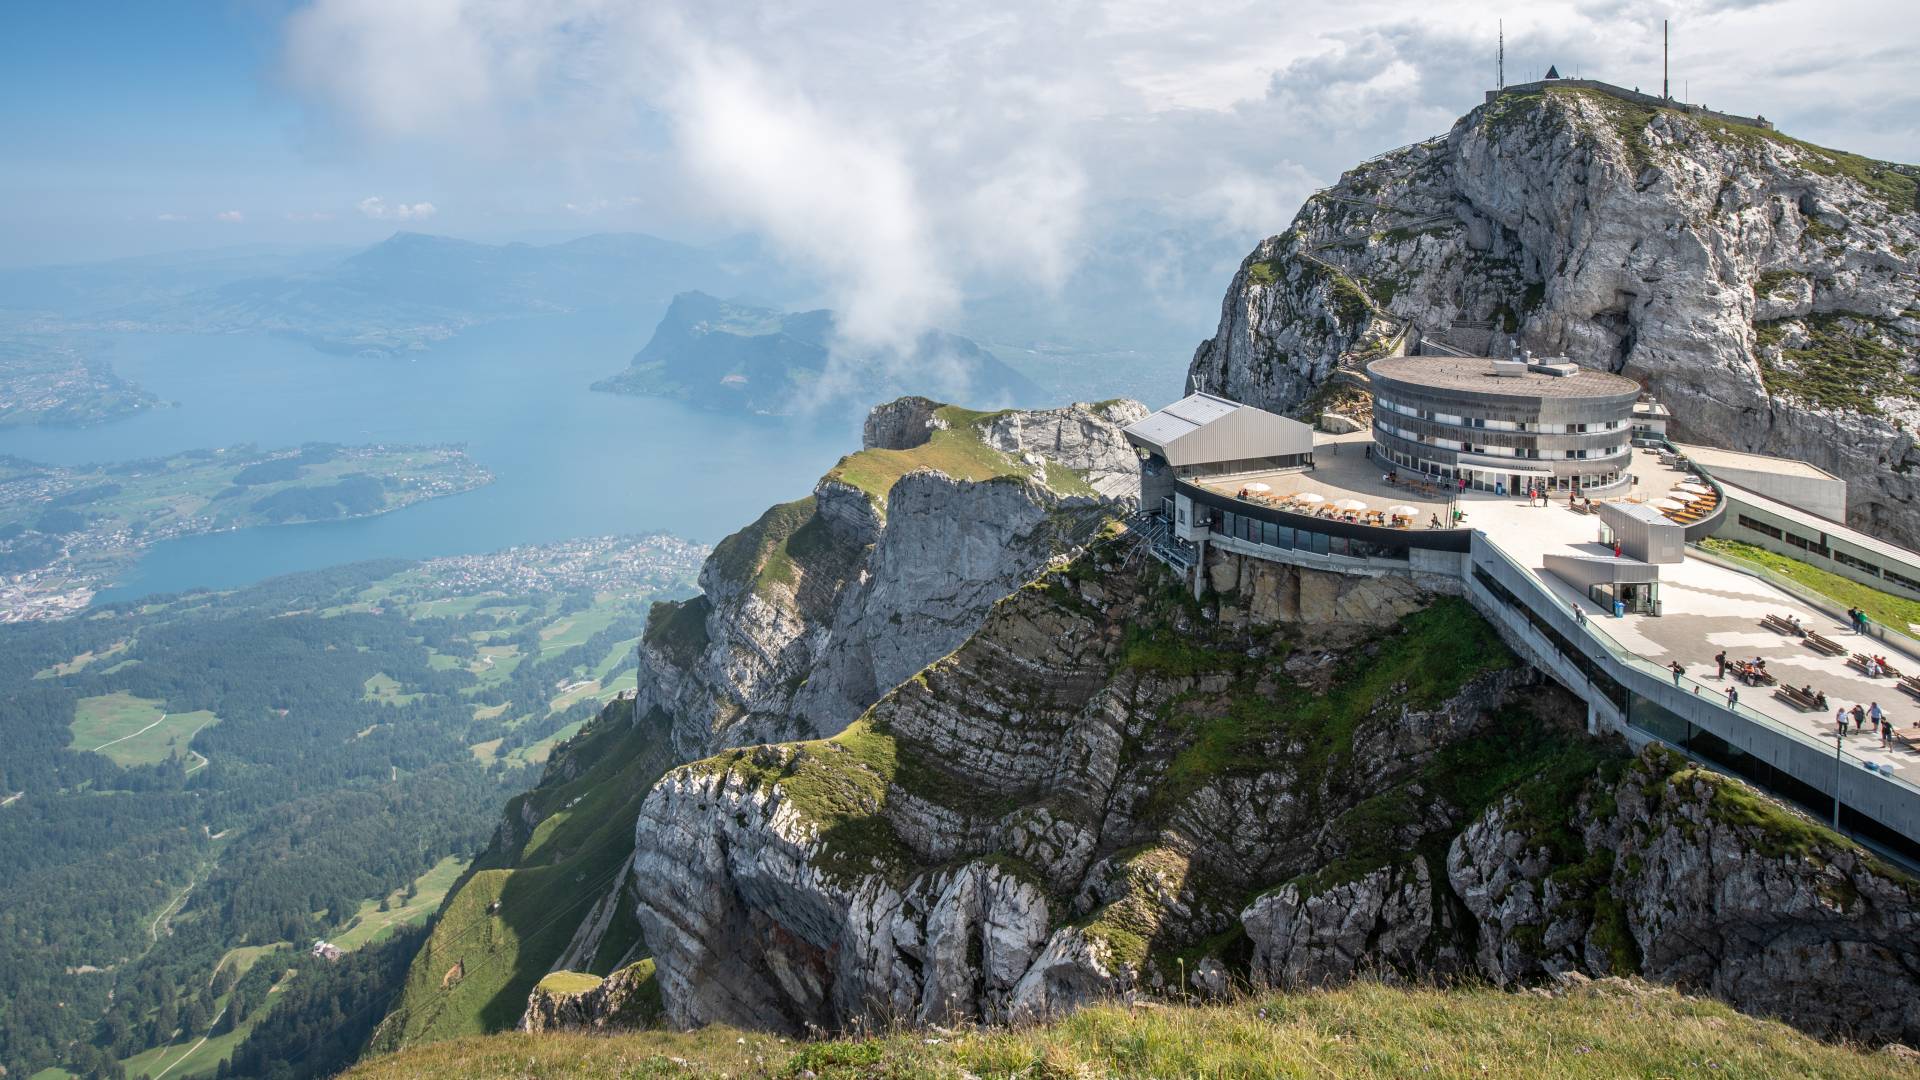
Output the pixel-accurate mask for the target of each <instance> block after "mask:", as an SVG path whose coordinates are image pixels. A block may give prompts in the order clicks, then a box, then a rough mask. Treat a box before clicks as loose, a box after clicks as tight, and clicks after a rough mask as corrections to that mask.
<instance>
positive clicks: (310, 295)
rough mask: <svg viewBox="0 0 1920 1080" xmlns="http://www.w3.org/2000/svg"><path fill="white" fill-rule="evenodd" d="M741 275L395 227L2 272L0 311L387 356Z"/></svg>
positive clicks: (572, 244) (760, 279)
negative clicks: (383, 234) (494, 326)
mask: <svg viewBox="0 0 1920 1080" xmlns="http://www.w3.org/2000/svg"><path fill="white" fill-rule="evenodd" d="M749 273H750V274H751V277H752V282H753V284H754V286H755V287H757V288H763V289H765V288H769V287H770V286H769V279H770V276H769V274H768V272H767V269H766V267H765V266H764V264H762V263H760V262H758V261H757V260H755V259H754V258H752V256H751V253H750V252H741V251H735V250H733V249H715V248H703V247H696V246H693V245H688V244H682V243H677V242H675V241H671V240H663V239H660V238H659V237H654V236H647V235H644V234H639V233H623V234H601V235H595V236H587V237H582V238H580V239H578V240H571V241H568V242H566V243H560V244H550V245H534V244H522V243H513V244H483V243H476V242H473V241H469V240H456V239H452V238H450V237H444V236H428V235H424V234H421V233H409V232H401V233H395V234H394V235H393V236H392V237H391V238H389V239H387V240H385V241H382V242H381V243H378V244H375V245H374V246H372V247H370V248H366V249H364V250H360V251H358V252H354V253H350V254H343V253H341V252H339V251H331V252H324V253H313V252H307V253H295V254H287V253H277V252H273V251H258V252H253V251H241V252H229V253H225V254H221V253H190V254H185V255H179V256H163V257H153V258H147V259H127V260H120V261H116V262H110V263H98V264H92V265H85V266H72V267H54V268H44V269H33V270H10V271H0V318H4V319H5V320H6V322H7V323H10V324H12V325H13V326H14V327H15V328H26V329H35V330H43V331H44V330H61V329H98V330H146V331H158V332H165V333H196V332H198V333H234V332H256V333H274V334H284V335H287V336H290V337H295V338H299V339H301V340H305V341H308V342H310V343H312V344H314V345H315V346H317V347H320V348H323V349H328V350H331V351H342V352H372V353H397V352H404V351H410V350H418V349H423V348H426V347H428V346H430V345H431V344H432V343H433V342H435V341H438V340H442V339H445V338H448V337H451V336H452V335H453V334H455V333H458V332H459V331H461V330H463V329H466V328H468V327H472V326H477V325H481V324H484V323H488V322H493V321H497V320H500V319H507V318H516V317H523V316H529V315H550V314H564V313H568V312H574V311H581V310H587V309H594V308H610V307H616V306H620V307H628V308H634V307H641V308H644V307H646V306H656V307H657V306H658V305H660V304H664V303H665V302H666V301H667V299H668V298H669V297H671V296H673V295H674V294H675V293H676V292H679V291H681V290H684V289H688V288H707V289H715V290H720V291H734V290H738V289H741V288H744V287H745V286H746V283H747V281H748V275H749ZM771 287H772V288H773V289H775V290H776V291H777V290H778V288H779V285H778V281H777V278H776V279H774V281H773V284H772V285H771Z"/></svg>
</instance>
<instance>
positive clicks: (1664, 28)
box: [1660, 19, 1673, 101]
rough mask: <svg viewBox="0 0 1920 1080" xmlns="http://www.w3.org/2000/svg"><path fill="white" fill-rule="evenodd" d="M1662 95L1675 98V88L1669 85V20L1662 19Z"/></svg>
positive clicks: (1670, 98) (1665, 97) (1669, 98)
mask: <svg viewBox="0 0 1920 1080" xmlns="http://www.w3.org/2000/svg"><path fill="white" fill-rule="evenodd" d="M1660 96H1661V97H1662V98H1664V99H1667V100H1669V101H1670V100H1672V99H1673V89H1672V88H1671V87H1669V86H1668V85H1667V20H1665V19H1661V20H1660Z"/></svg>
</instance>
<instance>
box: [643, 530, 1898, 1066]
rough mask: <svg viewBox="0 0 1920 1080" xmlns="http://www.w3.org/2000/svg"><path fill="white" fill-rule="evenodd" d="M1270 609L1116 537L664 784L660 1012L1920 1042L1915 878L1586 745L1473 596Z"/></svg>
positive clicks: (651, 927)
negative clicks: (1577, 990)
mask: <svg viewBox="0 0 1920 1080" xmlns="http://www.w3.org/2000/svg"><path fill="white" fill-rule="evenodd" d="M1242 572H1245V571H1244V570H1243V571H1242ZM1302 572H1303V573H1308V574H1314V573H1317V572H1315V571H1302ZM1307 587H1308V588H1315V587H1316V586H1307ZM1258 594H1259V591H1258V590H1256V589H1251V588H1241V589H1238V590H1235V591H1232V592H1228V593H1215V594H1209V596H1208V597H1207V598H1206V600H1205V601H1204V602H1199V603H1196V602H1194V601H1192V600H1191V599H1190V598H1189V595H1188V594H1187V592H1186V591H1185V590H1184V589H1182V588H1181V587H1180V586H1179V584H1178V583H1176V582H1175V581H1173V580H1172V579H1171V578H1170V577H1168V576H1166V575H1165V574H1164V572H1163V571H1162V570H1161V569H1160V568H1159V567H1158V564H1156V563H1152V562H1147V561H1142V560H1140V559H1138V558H1137V557H1136V553H1134V552H1132V551H1131V550H1130V548H1129V545H1128V544H1127V543H1126V542H1125V541H1124V540H1121V541H1115V542H1111V543H1108V544H1105V545H1099V546H1096V547H1095V548H1094V549H1092V550H1090V551H1089V552H1088V553H1087V554H1085V555H1083V556H1081V557H1080V558H1078V559H1077V560H1075V561H1074V562H1072V563H1071V564H1069V565H1067V566H1065V567H1064V568H1061V569H1058V570H1056V571H1053V572H1050V573H1049V574H1047V575H1045V576H1043V577H1042V578H1041V579H1039V580H1038V581H1036V582H1034V583H1033V584H1030V585H1028V586H1026V587H1024V588H1022V589H1020V590H1019V591H1018V592H1016V593H1014V594H1013V595H1012V596H1010V597H1008V598H1006V599H1005V600H1002V601H1001V602H1000V603H998V604H997V605H995V606H994V608H993V611H992V613H991V614H990V615H989V616H988V618H987V619H986V621H985V623H984V624H983V625H982V627H981V628H980V629H979V630H978V631H977V632H975V633H974V634H973V635H972V636H971V637H970V638H969V639H968V640H967V641H966V643H965V644H964V645H962V646H961V647H960V648H959V649H958V650H956V651H955V652H953V653H952V654H951V655H949V656H947V657H944V658H942V659H941V660H939V661H937V662H935V663H933V664H931V665H928V666H927V667H926V668H925V669H923V670H922V671H921V672H919V673H918V674H916V675H915V676H913V677H912V678H910V679H908V680H906V681H904V682H903V683H901V684H900V685H899V686H897V687H896V688H894V689H893V690H891V691H889V692H888V693H886V694H885V695H884V696H882V697H881V699H880V700H879V701H878V702H877V703H876V704H875V705H874V706H873V707H872V708H871V709H870V710H869V711H868V712H867V713H866V714H865V715H864V716H863V717H862V718H861V720H860V721H859V722H858V723H856V724H854V725H852V726H851V727H849V728H848V729H847V730H846V731H844V732H842V733H841V734H839V735H838V736H836V737H834V738H831V739H825V740H818V741H812V742H804V743H797V744H783V745H771V746H759V747H754V748H751V749H742V750H734V751H731V752H728V753H725V754H722V755H720V756H717V757H714V758H710V759H708V760H705V761H701V762H697V763H695V764H692V765H688V766H685V767H682V768H681V769H678V770H676V771H674V772H672V773H669V774H668V775H667V777H666V778H665V779H664V780H663V781H662V782H661V783H660V784H659V785H658V786H656V788H655V789H654V790H653V791H652V792H651V793H650V794H649V796H648V797H647V800H646V802H645V804H644V807H643V810H642V813H641V820H640V823H639V826H638V829H637V831H636V837H635V840H636V843H635V857H634V867H633V873H632V877H631V879H630V880H631V883H632V886H633V889H634V893H635V895H636V897H637V904H636V908H635V913H636V915H637V917H638V921H639V923H640V925H641V928H642V932H643V934H644V936H645V938H646V940H647V942H648V944H649V946H650V947H651V948H652V950H653V952H654V956H655V959H656V961H657V964H658V972H659V979H660V984H661V987H662V990H663V993H664V997H665V1009H666V1016H667V1018H668V1019H669V1021H670V1022H672V1023H675V1024H680V1025H697V1024H703V1023H709V1022H725V1023H733V1024H747V1025H757V1026H771V1027H774V1028H777V1029H780V1030H784V1031H789V1032H795V1033H802V1032H809V1031H815V1030H824V1031H841V1030H847V1029H852V1028H857V1027H860V1026H862V1025H871V1024H875V1023H880V1022H883V1021H889V1020H897V1019H907V1020H912V1021H915V1022H927V1023H942V1024H946V1023H954V1022H962V1021H982V1022H1001V1021H1008V1020H1019V1019H1023V1018H1030V1017H1043V1016H1047V1015H1051V1014H1055V1013H1058V1012H1061V1011H1063V1010H1067V1009H1072V1008H1075V1007H1078V1006H1080V1005H1082V1004H1085V1003H1087V1002H1090V1001H1094V1000H1101V999H1108V998H1122V999H1126V998H1132V997H1136V996H1153V995H1164V994H1170V993H1173V992H1174V991H1175V990H1176V989H1177V988H1179V987H1182V986H1184V987H1186V988H1187V990H1188V992H1197V993H1200V994H1202V995H1217V994H1220V993H1224V992H1226V991H1227V990H1228V989H1229V988H1230V987H1231V986H1232V985H1234V984H1251V985H1253V986H1256V987H1269V986H1271V987H1285V988H1291V987H1311V986H1322V985H1328V984H1334V983H1339V982H1343V981H1347V980H1350V979H1353V978H1355V977H1359V976H1375V977H1384V978H1390V979H1393V978H1406V979H1410V980H1422V981H1424V980H1430V979H1436V978H1437V979H1448V978H1454V977H1462V976H1470V977H1473V978H1476V979H1480V978H1484V979H1487V980H1491V981H1493V982H1495V983H1498V984H1501V985H1509V986H1517V985H1527V984H1535V983H1541V982H1545V981H1548V980H1552V979H1555V978H1561V977H1566V976H1572V975H1579V976H1608V975H1639V974H1644V975H1645V976H1647V977H1649V978H1653V979H1656V980H1659V981H1663V982H1669V983H1674V984H1677V985H1680V986H1682V987H1684V988H1687V989H1691V990H1698V991H1703V992H1710V993H1714V994H1716V995H1719V996H1721V997H1723V998H1725V999H1726V1000H1728V1001H1731V1002H1733V1003H1734V1004H1736V1005H1738V1006H1740V1007H1742V1008H1746V1009H1750V1010H1753V1011H1756V1012H1762V1013H1767V1014H1771V1015H1780V1016H1783V1017H1785V1018H1788V1019H1790V1020H1792V1021H1794V1022H1796V1023H1799V1024H1801V1025H1803V1026H1806V1027H1808V1028H1811V1029H1814V1030H1819V1031H1825V1032H1845V1033H1851V1034H1857V1035H1862V1036H1865V1037H1869V1038H1873V1039H1876V1040H1886V1039H1895V1038H1899V1039H1913V1038H1915V1037H1916V1036H1920V1016H1917V1015H1915V1013H1914V1012H1913V1010H1911V1009H1909V1008H1908V1006H1907V1004H1906V1003H1907V1002H1908V1001H1910V1000H1920V954H1917V953H1916V950H1915V948H1914V947H1913V946H1911V945H1910V944H1909V942H1910V939H1911V937H1912V930H1913V921H1914V920H1915V918H1916V917H1920V886H1916V885H1915V884H1914V883H1913V882H1911V881H1909V880H1908V879H1906V878H1904V877H1902V876H1900V875H1898V874H1896V873H1894V872H1892V871H1889V870H1887V869H1886V868H1885V867H1883V866H1880V865H1879V864H1877V863H1876V862H1875V861H1874V860H1872V859H1871V858H1870V857H1868V856H1866V855H1865V854H1864V853H1863V852H1861V851H1859V850H1858V849H1857V848H1854V847H1853V846H1852V845H1850V844H1848V843H1847V842H1846V841H1843V840H1841V839H1840V838H1838V837H1837V836H1833V835H1831V834H1828V833H1826V832H1825V831H1824V830H1821V829H1820V828H1819V827H1818V826H1816V825H1814V824H1812V823H1811V822H1808V821H1806V820H1805V819H1804V818H1802V817H1799V816H1798V815H1797V814H1795V813H1793V812H1791V811H1789V810H1786V809H1784V808H1781V807H1778V806H1775V805H1773V804H1772V803H1769V802H1767V801H1766V800H1765V799H1763V798H1762V797H1761V796H1759V795H1757V794H1756V793H1754V792H1753V791H1751V790H1750V789H1748V788H1747V787H1745V786H1744V785H1742V784H1740V783H1738V782H1737V781H1733V780H1728V779H1725V778H1722V777H1717V776H1714V775H1713V774H1709V773H1705V772H1702V771H1699V770H1696V769H1692V768H1690V767H1687V766H1686V764H1685V763H1684V762H1683V761H1681V760H1679V759H1678V758H1674V757H1671V756H1670V755H1667V754H1665V753H1664V752H1662V751H1659V750H1650V751H1648V752H1646V753H1645V754H1643V755H1642V756H1641V757H1639V758H1637V759H1634V758H1630V757H1629V755H1628V753H1627V751H1626V748H1625V747H1624V745H1622V744H1621V743H1619V742H1618V741H1617V740H1600V739H1593V738H1590V737H1588V736H1587V735H1586V734H1585V732H1584V712H1583V710H1582V708H1581V707H1580V705H1579V703H1578V702H1576V701H1574V700H1573V699H1572V698H1570V697H1568V696H1566V695H1565V694H1564V693H1562V692H1560V691H1558V690H1557V689H1555V688H1553V687H1551V686H1549V685H1544V684H1542V683H1540V682H1539V681H1538V676H1537V675H1535V674H1534V673H1533V672H1532V671H1531V670H1530V669H1528V668H1526V667H1524V666H1522V665H1520V664H1519V663H1517V662H1516V661H1515V660H1514V659H1513V658H1512V657H1511V655H1510V654H1508V653H1507V652H1506V651H1505V650H1504V648H1503V647H1502V646H1501V645H1500V644H1499V643H1498V640H1497V638H1495V637H1494V636H1493V634H1492V631H1491V628H1489V627H1488V626H1486V624H1484V623H1483V622H1481V621H1480V620H1479V619H1478V617H1477V616H1475V615H1474V614H1473V613H1472V611H1471V609H1470V608H1468V607H1467V606H1466V605H1465V603H1464V602H1463V601H1461V600H1459V599H1457V598H1452V597H1443V596H1435V595H1431V594H1429V595H1426V596H1424V597H1423V598H1422V599H1421V602H1420V603H1419V604H1418V605H1411V604H1407V605H1401V604H1385V603H1382V604H1377V605H1374V606H1372V607H1371V608H1369V607H1368V606H1366V605H1362V604H1358V603H1356V604H1353V605H1350V606H1348V607H1345V608H1341V609H1338V612H1337V613H1338V614H1339V616H1340V621H1338V622H1335V623H1330V624H1324V625H1323V624H1320V623H1316V622H1315V621H1314V620H1313V618H1312V611H1311V610H1309V611H1306V612H1284V611H1281V610H1279V609H1276V608H1274V607H1272V606H1271V605H1264V606H1262V608H1261V610H1260V611H1259V612H1256V611H1255V610H1254V609H1255V606H1256V604H1259V603H1260V602H1259V601H1258V600H1257V596H1258ZM1327 610H1329V611H1333V610H1335V609H1331V608H1330V609H1327ZM1369 610H1371V611H1372V612H1373V615H1372V622H1371V624H1370V625H1365V624H1364V623H1365V619H1366V612H1367V611H1369ZM1329 630H1330V631H1333V632H1331V633H1328V632H1323V631H1329ZM1889 1002H1891V1003H1892V1004H1887V1003H1889ZM1881 1006H1884V1007H1881ZM1870 1013H1872V1014H1874V1015H1869V1014H1870Z"/></svg>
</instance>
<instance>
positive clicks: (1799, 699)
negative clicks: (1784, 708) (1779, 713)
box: [1773, 686, 1826, 712]
mask: <svg viewBox="0 0 1920 1080" xmlns="http://www.w3.org/2000/svg"><path fill="white" fill-rule="evenodd" d="M1773 696H1774V697H1777V698H1779V699H1781V700H1782V701H1785V702H1786V703H1787V704H1789V705H1791V706H1793V707H1794V708H1796V709H1799V710H1800V711H1801V712H1825V711H1826V709H1825V708H1823V707H1822V706H1821V705H1820V704H1819V703H1818V702H1817V700H1816V699H1814V698H1810V697H1808V696H1807V695H1805V694H1803V693H1801V692H1800V691H1799V690H1797V689H1795V688H1794V687H1791V686H1777V687H1774V690H1773Z"/></svg>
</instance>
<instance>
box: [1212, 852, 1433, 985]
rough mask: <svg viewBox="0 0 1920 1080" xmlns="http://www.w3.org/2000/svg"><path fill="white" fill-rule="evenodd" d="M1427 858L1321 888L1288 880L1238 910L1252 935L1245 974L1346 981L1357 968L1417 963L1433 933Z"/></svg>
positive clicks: (1296, 981)
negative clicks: (1314, 889) (1312, 889)
mask: <svg viewBox="0 0 1920 1080" xmlns="http://www.w3.org/2000/svg"><path fill="white" fill-rule="evenodd" d="M1432 891H1433V882H1432V879H1431V878H1430V877H1429V875H1428V873H1427V863H1426V860H1424V859H1420V858H1417V857H1416V858H1415V859H1414V860H1413V861H1412V863H1411V864H1410V865H1408V866H1405V867H1391V866H1387V867H1381V868H1379V869H1377V870H1373V871H1369V872H1368V873H1366V874H1363V875H1361V876H1360V877H1358V878H1356V879H1354V880H1352V881H1347V882H1342V883H1340V884H1338V885H1334V886H1332V887H1331V888H1328V889H1326V890H1325V891H1324V892H1316V893H1307V892H1304V891H1303V890H1302V887H1301V886H1300V885H1297V884H1293V883H1288V884H1286V885H1283V886H1281V887H1280V888H1279V890H1277V891H1275V892H1272V893H1268V894H1266V895H1264V896H1262V897H1260V898H1258V899H1256V900H1255V901H1254V902H1253V904H1252V905H1251V906H1249V907H1248V908H1247V909H1246V910H1245V911H1243V912H1241V913H1240V921H1241V923H1242V924H1243V925H1244V926H1245V927H1246V929H1247V936H1248V937H1249V938H1250V939H1252V941H1253V969H1252V978H1253V980H1254V981H1255V982H1257V983H1259V984H1261V985H1264V986H1274V987H1281V988H1284V989H1289V990H1291V989H1297V988H1300V987H1312V986H1325V985H1329V984H1334V983H1345V982H1351V981H1352V980H1353V979H1354V978H1355V977H1357V976H1359V975H1361V974H1373V975H1393V974H1395V973H1398V972H1418V973H1423V974H1424V973H1425V972H1424V971H1423V970H1422V965H1421V957H1420V950H1421V947H1422V946H1423V945H1425V944H1426V942H1427V938H1428V936H1429V935H1430V934H1432V932H1433V900H1432Z"/></svg>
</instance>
